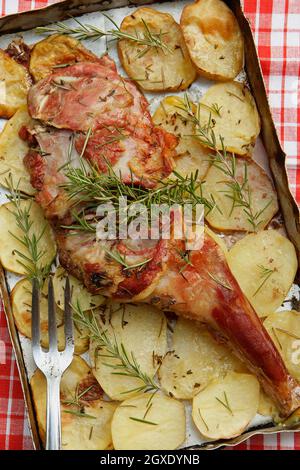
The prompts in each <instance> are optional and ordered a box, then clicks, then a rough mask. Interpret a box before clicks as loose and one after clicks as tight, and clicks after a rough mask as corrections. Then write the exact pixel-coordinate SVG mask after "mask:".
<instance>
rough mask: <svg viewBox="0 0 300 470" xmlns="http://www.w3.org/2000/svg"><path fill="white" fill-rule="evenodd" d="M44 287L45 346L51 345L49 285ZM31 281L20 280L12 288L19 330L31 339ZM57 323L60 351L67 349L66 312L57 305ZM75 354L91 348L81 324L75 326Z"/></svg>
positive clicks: (43, 337)
mask: <svg viewBox="0 0 300 470" xmlns="http://www.w3.org/2000/svg"><path fill="white" fill-rule="evenodd" d="M45 287H46V288H44V289H43V292H42V295H41V298H40V328H41V345H42V346H43V347H44V348H46V349H47V348H48V346H49V338H48V300H47V286H45ZM31 295H32V287H31V283H30V282H29V281H27V280H26V279H22V280H21V281H19V282H18V283H17V284H16V285H15V287H14V288H13V290H12V293H11V299H12V312H13V316H14V319H15V324H16V326H17V329H18V331H19V332H20V333H21V334H22V335H24V336H26V337H27V338H29V339H31ZM55 313H56V323H57V345H58V349H59V350H60V351H62V350H64V349H65V332H64V314H63V311H62V310H61V309H60V308H58V307H56V312H55ZM74 342H75V354H83V353H84V352H86V351H87V350H88V348H89V338H88V332H87V331H86V330H85V329H84V328H82V327H81V326H80V325H76V328H74Z"/></svg>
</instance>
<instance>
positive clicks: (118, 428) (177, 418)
mask: <svg viewBox="0 0 300 470" xmlns="http://www.w3.org/2000/svg"><path fill="white" fill-rule="evenodd" d="M111 429H112V437H113V444H114V448H115V449H116V450H173V449H177V448H178V447H179V446H180V444H182V443H183V442H184V440H185V408H184V405H183V403H181V402H180V401H177V400H173V399H172V398H169V397H166V396H165V395H163V394H162V393H156V394H154V395H153V394H152V395H151V394H149V393H147V394H144V395H140V396H138V397H135V398H130V399H129V400H126V401H124V402H123V403H122V404H121V405H119V406H118V408H117V409H116V411H115V414H114V417H113V420H112V426H111Z"/></svg>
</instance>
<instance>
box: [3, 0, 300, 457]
mask: <svg viewBox="0 0 300 470" xmlns="http://www.w3.org/2000/svg"><path fill="white" fill-rule="evenodd" d="M223 1H225V3H227V5H228V6H229V7H230V8H231V9H232V11H233V13H234V14H235V16H236V18H237V20H238V23H239V25H240V28H241V30H242V32H243V35H244V41H245V51H246V54H245V73H246V75H245V76H246V77H247V81H248V84H249V86H250V88H251V91H252V94H253V96H254V98H255V100H256V103H257V107H258V110H259V113H260V116H261V142H262V144H261V145H263V147H264V150H265V152H264V153H265V155H266V156H267V157H266V158H267V161H268V164H267V166H268V171H269V172H270V173H271V175H272V177H273V181H274V184H275V187H276V190H277V194H278V199H279V204H280V209H281V214H282V216H283V220H284V224H285V228H286V232H287V235H288V237H289V238H290V240H291V241H292V243H293V244H294V246H295V249H296V252H297V256H298V260H299V264H300V220H299V209H298V206H297V203H296V201H295V199H294V198H293V196H292V194H291V192H290V189H289V185H288V177H287V171H286V155H285V153H284V152H283V150H282V147H281V145H280V142H279V139H278V136H277V133H276V129H275V126H274V122H273V119H272V115H271V111H270V107H269V104H268V99H267V95H266V89H265V85H264V81H263V77H262V72H261V67H260V63H259V58H258V55H257V51H256V48H255V44H254V39H253V35H252V32H251V28H250V25H249V22H248V20H247V19H246V17H245V16H244V14H243V11H242V8H241V3H240V0H223ZM164 3H166V2H165V1H161V2H159V1H157V0H148V1H147V0H136V1H134V2H132V1H130V0H64V1H62V2H60V3H57V4H54V5H51V6H48V7H45V8H41V9H38V10H34V11H29V12H24V13H20V14H14V15H9V16H6V17H3V18H0V45H1V39H2V38H3V36H4V35H10V34H12V35H13V36H14V35H20V33H22V32H25V31H28V30H31V29H34V28H36V27H37V26H43V25H46V24H49V23H51V22H55V21H64V20H67V19H69V18H70V17H71V16H72V17H76V16H82V15H86V14H88V13H94V12H101V11H104V10H111V13H113V14H114V12H116V13H118V11H117V10H115V9H118V8H121V7H127V8H128V7H132V8H136V7H138V6H141V5H145V4H148V5H150V4H156V6H157V8H158V9H161V8H162V9H163V4H164ZM184 3H187V2H185V1H180V0H179V1H173V2H168V5H170V13H173V8H176V7H177V10H178V8H179V7H182V5H183V4H184ZM189 3H191V2H189ZM124 16H125V15H124ZM101 26H102V25H101ZM26 34H28V33H25V36H26ZM6 38H7V41H8V40H9V36H5V41H6ZM25 40H26V37H25ZM109 52H110V51H109ZM114 58H115V57H114ZM154 101H155V99H154ZM297 278H298V275H297ZM295 282H296V281H295ZM10 284H11V279H10V276H9V275H8V274H7V273H6V272H4V270H3V268H2V267H1V266H0V289H1V294H2V299H3V303H4V309H5V314H6V317H7V322H8V329H9V333H10V337H11V341H12V344H13V349H14V352H15V356H16V360H17V365H18V369H19V373H20V378H21V384H22V389H23V393H24V398H25V406H26V411H27V415H28V418H29V425H30V430H31V435H32V439H33V445H34V448H35V449H41V448H42V444H41V441H40V438H39V433H38V428H37V421H36V416H35V411H34V406H33V400H32V395H31V391H30V386H29V378H28V359H27V358H26V357H25V356H24V344H23V341H22V338H20V336H19V334H18V332H17V329H16V326H15V323H14V319H13V315H12V309H11V302H10ZM294 287H297V286H294ZM26 363H27V364H26ZM288 423H289V424H285V425H279V426H274V425H273V424H272V423H268V422H266V421H265V422H264V423H263V424H260V423H254V426H253V425H252V428H250V429H248V430H247V431H246V432H244V433H243V434H242V435H240V436H238V437H236V438H234V439H230V440H226V441H214V442H205V443H200V439H199V444H198V443H197V444H193V445H188V447H186V448H189V449H199V450H200V449H201V450H202V449H217V448H220V447H222V446H224V445H231V446H234V445H237V444H239V443H241V442H243V441H245V440H246V439H248V438H249V437H251V436H254V435H256V434H272V433H278V432H288V431H299V430H300V422H299V421H298V420H289V421H288Z"/></svg>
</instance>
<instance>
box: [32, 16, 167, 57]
mask: <svg viewBox="0 0 300 470" xmlns="http://www.w3.org/2000/svg"><path fill="white" fill-rule="evenodd" d="M103 15H104V16H105V17H106V18H107V19H108V20H109V21H110V22H111V23H112V24H113V25H114V26H115V29H109V30H108V31H104V30H103V29H100V28H98V27H97V26H93V25H90V24H83V23H81V22H80V21H79V20H78V19H77V18H73V19H74V21H76V23H77V26H75V27H71V26H68V25H66V24H64V23H62V22H58V23H56V24H55V25H53V26H41V27H38V28H36V32H37V33H38V34H45V33H46V34H64V35H70V36H73V37H75V38H76V39H78V40H88V39H90V40H93V41H96V40H97V39H101V38H103V37H107V36H108V37H112V38H113V39H118V40H124V39H125V40H127V41H131V42H133V43H136V44H138V45H140V46H145V47H144V49H143V50H142V51H141V52H140V53H139V54H138V57H142V56H143V55H145V54H146V53H147V52H148V51H149V50H150V49H152V48H155V49H158V50H161V51H163V52H164V53H173V51H172V49H171V48H170V47H169V46H168V45H167V44H166V43H165V42H164V41H163V37H164V36H165V35H166V34H167V33H164V32H162V31H160V32H159V33H155V32H152V31H151V30H150V28H149V25H148V24H147V23H146V21H144V20H143V19H142V25H143V31H142V32H141V33H138V31H136V32H135V34H129V33H126V32H125V31H122V30H121V29H120V28H119V26H118V25H117V23H116V22H115V21H114V20H113V19H112V18H110V17H109V16H107V15H105V13H103Z"/></svg>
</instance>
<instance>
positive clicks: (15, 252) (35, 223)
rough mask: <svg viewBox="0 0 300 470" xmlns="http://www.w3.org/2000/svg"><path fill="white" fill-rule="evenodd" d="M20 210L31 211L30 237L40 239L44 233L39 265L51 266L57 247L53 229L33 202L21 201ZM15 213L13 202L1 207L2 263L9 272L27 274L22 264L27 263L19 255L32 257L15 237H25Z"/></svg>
mask: <svg viewBox="0 0 300 470" xmlns="http://www.w3.org/2000/svg"><path fill="white" fill-rule="evenodd" d="M20 209H21V210H22V211H29V220H30V222H32V226H31V228H30V230H29V235H32V234H35V235H36V237H37V238H39V237H40V235H41V234H42V232H43V234H42V236H41V237H40V240H39V243H38V245H39V249H40V251H41V252H42V256H41V257H40V259H39V261H38V265H39V266H47V265H48V264H51V263H52V261H53V259H54V258H55V255H56V245H55V241H54V236H53V232H52V229H51V227H50V225H49V223H48V222H47V221H46V219H45V217H44V214H43V211H42V209H41V208H40V207H39V206H38V204H37V203H36V202H34V201H32V200H23V201H20ZM15 212H16V209H15V206H14V204H13V203H12V202H9V203H7V204H4V205H2V206H1V207H0V238H1V247H0V261H1V263H2V266H3V267H4V268H5V269H7V270H8V271H12V272H14V273H17V274H26V269H25V268H24V266H22V264H20V262H23V263H24V262H25V264H26V263H27V261H24V259H22V257H21V256H20V255H19V253H22V254H23V255H24V256H27V257H30V255H29V252H28V249H27V248H26V247H25V246H24V245H23V244H22V243H21V242H20V241H19V240H16V238H15V237H14V235H15V236H16V237H18V238H20V239H23V237H24V233H23V231H22V230H21V229H20V228H19V227H18V225H17V221H16V217H15ZM44 227H45V229H44Z"/></svg>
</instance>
